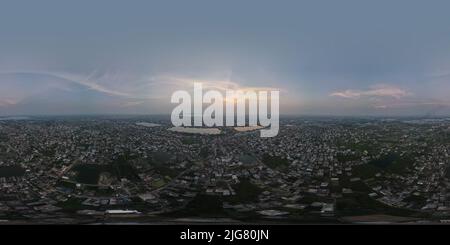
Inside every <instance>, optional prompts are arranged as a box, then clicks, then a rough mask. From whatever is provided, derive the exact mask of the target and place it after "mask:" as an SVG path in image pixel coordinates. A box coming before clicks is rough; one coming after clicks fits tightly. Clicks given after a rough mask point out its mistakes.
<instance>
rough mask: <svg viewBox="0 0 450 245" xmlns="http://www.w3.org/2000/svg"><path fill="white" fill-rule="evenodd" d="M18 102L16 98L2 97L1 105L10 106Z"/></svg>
mask: <svg viewBox="0 0 450 245" xmlns="http://www.w3.org/2000/svg"><path fill="white" fill-rule="evenodd" d="M15 104H17V101H16V100H12V99H0V107H8V106H13V105H15Z"/></svg>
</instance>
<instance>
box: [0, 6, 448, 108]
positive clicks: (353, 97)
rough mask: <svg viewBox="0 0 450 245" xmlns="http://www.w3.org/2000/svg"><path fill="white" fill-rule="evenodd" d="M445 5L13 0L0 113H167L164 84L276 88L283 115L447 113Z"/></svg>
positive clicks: (2, 35)
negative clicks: (195, 83)
mask: <svg viewBox="0 0 450 245" xmlns="http://www.w3.org/2000/svg"><path fill="white" fill-rule="evenodd" d="M449 9H450V1H446V0H442V1H438V0H429V1H422V0H420V1H417V0H377V1H368V0H352V1H350V0H340V1H335V0H329V1H324V0H314V1H313V0H311V1H302V0H298V1H283V0H281V1H264V0H253V1H252V0H248V1H236V0H227V1H197V0H190V1H182V0H180V1H173V0H165V1H135V0H130V1H115V0H104V1H100V0H89V1H88V0H79V1H60V0H55V1H50V0H40V1H31V0H30V1H23V0H14V1H10V0H5V1H2V3H1V7H0V115H41V114H52V115H53V114H169V113H170V112H171V110H172V109H173V108H174V107H175V106H176V105H174V104H171V103H170V96H171V94H172V93H173V92H174V91H176V90H180V89H183V90H187V91H192V84H193V83H194V82H202V83H203V84H204V87H205V89H242V90H250V89H254V90H263V89H264V90H265V89H277V90H280V95H281V98H280V113H281V114H292V115H345V116H347V115H350V116H360V115H361V116H371V115H373V116H378V115H381V116H399V115H405V116H409V115H415V116H434V115H450V96H449V94H450V25H449V23H450V14H449V12H448V10H449Z"/></svg>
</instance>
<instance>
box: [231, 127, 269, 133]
mask: <svg viewBox="0 0 450 245" xmlns="http://www.w3.org/2000/svg"><path fill="white" fill-rule="evenodd" d="M262 128H264V127H263V126H247V127H234V130H236V131H238V132H248V131H254V130H258V129H262Z"/></svg>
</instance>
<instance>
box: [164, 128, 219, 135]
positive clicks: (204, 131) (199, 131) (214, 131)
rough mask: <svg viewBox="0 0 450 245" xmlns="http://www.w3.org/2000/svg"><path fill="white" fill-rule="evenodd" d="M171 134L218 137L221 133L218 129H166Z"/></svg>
mask: <svg viewBox="0 0 450 245" xmlns="http://www.w3.org/2000/svg"><path fill="white" fill-rule="evenodd" d="M167 130H169V131H173V132H179V133H187V134H205V135H218V134H221V133H222V131H220V129H218V128H185V127H172V128H169V129H167Z"/></svg>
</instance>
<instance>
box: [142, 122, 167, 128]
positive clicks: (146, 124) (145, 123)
mask: <svg viewBox="0 0 450 245" xmlns="http://www.w3.org/2000/svg"><path fill="white" fill-rule="evenodd" d="M136 125H139V126H144V127H150V128H151V127H159V126H161V124H157V123H148V122H138V123H136Z"/></svg>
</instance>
